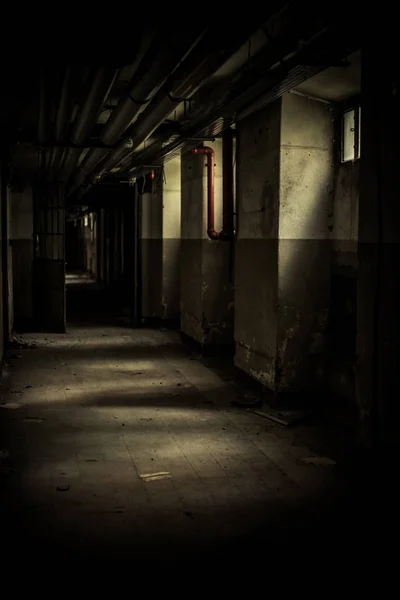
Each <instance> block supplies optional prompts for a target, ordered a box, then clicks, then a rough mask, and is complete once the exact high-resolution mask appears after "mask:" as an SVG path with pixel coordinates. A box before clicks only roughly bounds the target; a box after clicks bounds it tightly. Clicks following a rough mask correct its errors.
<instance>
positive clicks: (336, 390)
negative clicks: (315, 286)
mask: <svg viewBox="0 0 400 600" xmlns="http://www.w3.org/2000/svg"><path fill="white" fill-rule="evenodd" d="M336 162H337V164H336V166H335V186H334V198H333V215H332V280H331V300H330V315H329V345H328V368H327V383H328V389H329V390H330V392H332V393H333V394H334V396H335V397H339V398H343V399H345V400H347V401H348V402H349V403H350V404H349V408H351V406H350V405H352V404H354V402H355V387H354V385H355V360H356V348H355V342H356V334H357V261H358V255H357V240H358V202H359V174H360V161H359V160H357V161H355V162H346V163H342V162H340V157H338V160H337V161H336Z"/></svg>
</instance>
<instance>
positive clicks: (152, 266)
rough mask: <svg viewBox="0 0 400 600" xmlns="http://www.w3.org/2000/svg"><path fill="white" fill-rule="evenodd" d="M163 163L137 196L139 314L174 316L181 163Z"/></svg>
mask: <svg viewBox="0 0 400 600" xmlns="http://www.w3.org/2000/svg"><path fill="white" fill-rule="evenodd" d="M180 162H181V161H180V157H177V158H175V159H173V160H171V161H170V162H168V163H166V165H165V170H164V174H163V178H162V179H160V180H157V181H154V182H153V189H152V192H151V193H145V194H142V195H141V196H140V201H141V215H142V223H141V225H142V234H141V251H142V316H143V318H145V319H146V318H151V319H154V318H157V319H178V318H179V310H180V249H181V240H180V236H181V165H180Z"/></svg>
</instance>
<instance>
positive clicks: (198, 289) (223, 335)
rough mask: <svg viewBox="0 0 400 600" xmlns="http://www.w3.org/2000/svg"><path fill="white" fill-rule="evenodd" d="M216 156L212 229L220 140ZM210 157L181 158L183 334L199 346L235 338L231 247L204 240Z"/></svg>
mask: <svg viewBox="0 0 400 600" xmlns="http://www.w3.org/2000/svg"><path fill="white" fill-rule="evenodd" d="M207 145H209V146H211V147H212V148H213V150H214V152H215V228H216V230H217V231H220V230H221V228H222V141H221V140H217V141H216V142H214V143H211V142H210V143H207ZM207 161H208V157H206V156H202V155H196V156H195V155H192V154H191V153H187V154H185V155H183V156H182V163H181V164H182V170H181V175H182V228H181V234H182V256H181V330H182V332H183V333H185V334H186V335H188V336H189V337H191V338H192V339H194V340H195V341H197V342H198V343H200V344H202V345H208V344H222V345H223V344H231V343H232V338H233V287H232V275H233V273H232V254H231V252H232V245H231V244H230V243H226V242H220V241H211V240H209V239H208V237H207V169H206V165H207Z"/></svg>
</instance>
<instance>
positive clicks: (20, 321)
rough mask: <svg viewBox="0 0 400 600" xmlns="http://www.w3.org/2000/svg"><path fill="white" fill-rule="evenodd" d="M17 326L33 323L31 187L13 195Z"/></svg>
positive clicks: (15, 191)
mask: <svg viewBox="0 0 400 600" xmlns="http://www.w3.org/2000/svg"><path fill="white" fill-rule="evenodd" d="M11 226H12V247H13V297H14V324H15V328H16V329H17V330H19V331H23V330H26V329H30V328H31V326H32V319H33V278H32V263H33V250H34V249H33V197H32V187H30V186H26V187H23V188H22V187H21V188H15V189H12V191H11Z"/></svg>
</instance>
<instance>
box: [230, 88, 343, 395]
mask: <svg viewBox="0 0 400 600" xmlns="http://www.w3.org/2000/svg"><path fill="white" fill-rule="evenodd" d="M333 131H334V127H333V119H332V115H331V112H330V110H329V108H328V107H327V106H326V105H325V104H323V103H320V102H316V101H313V100H309V99H307V98H305V97H301V96H298V95H294V94H287V95H285V96H284V97H283V98H282V99H280V100H278V101H276V102H274V103H272V104H271V105H269V106H267V107H266V108H265V109H263V110H262V111H259V112H257V113H255V114H253V115H252V116H250V117H248V118H247V119H246V120H244V121H243V122H239V123H238V125H237V169H238V172H237V205H238V206H237V211H238V240H237V245H236V253H235V255H236V267H235V344H236V355H235V364H236V366H237V367H239V368H240V369H242V370H243V371H245V372H246V373H248V374H250V375H251V376H252V377H254V378H255V379H257V380H258V381H260V382H262V383H263V384H265V385H267V386H268V387H270V388H271V389H274V390H279V391H296V390H303V389H305V388H312V387H315V386H316V385H318V384H319V383H320V380H322V378H323V374H324V368H323V367H324V358H325V357H324V351H325V329H326V322H327V316H328V307H329V293H330V261H331V240H330V227H331V213H332V190H333Z"/></svg>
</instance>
